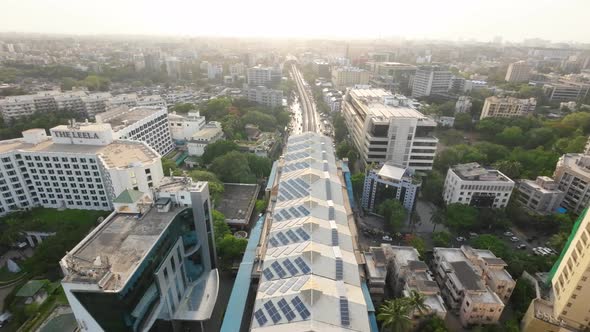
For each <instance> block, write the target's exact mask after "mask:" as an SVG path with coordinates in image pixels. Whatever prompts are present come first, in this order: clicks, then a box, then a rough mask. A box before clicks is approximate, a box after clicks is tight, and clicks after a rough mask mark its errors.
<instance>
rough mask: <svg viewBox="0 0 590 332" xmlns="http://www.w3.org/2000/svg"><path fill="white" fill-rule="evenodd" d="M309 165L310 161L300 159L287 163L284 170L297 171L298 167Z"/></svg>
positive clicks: (307, 166)
mask: <svg viewBox="0 0 590 332" xmlns="http://www.w3.org/2000/svg"><path fill="white" fill-rule="evenodd" d="M309 166H310V164H309V163H308V162H305V161H298V162H295V163H291V164H289V165H285V166H284V167H283V172H292V171H296V170H298V169H304V168H309Z"/></svg>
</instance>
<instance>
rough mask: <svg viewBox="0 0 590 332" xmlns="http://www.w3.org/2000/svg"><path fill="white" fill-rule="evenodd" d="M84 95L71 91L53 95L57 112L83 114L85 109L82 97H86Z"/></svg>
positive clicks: (80, 92)
mask: <svg viewBox="0 0 590 332" xmlns="http://www.w3.org/2000/svg"><path fill="white" fill-rule="evenodd" d="M86 95H87V94H86V92H84V91H71V92H67V93H60V94H58V95H55V97H54V98H55V103H56V105H57V110H58V111H62V112H63V111H68V112H74V113H79V114H84V113H85V112H86V109H85V107H84V102H83V101H82V97H86Z"/></svg>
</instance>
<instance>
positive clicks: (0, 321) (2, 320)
mask: <svg viewBox="0 0 590 332" xmlns="http://www.w3.org/2000/svg"><path fill="white" fill-rule="evenodd" d="M11 319H12V314H11V313H10V312H8V311H5V312H3V313H2V315H0V327H2V326H4V325H6V324H8V322H10V320H11Z"/></svg>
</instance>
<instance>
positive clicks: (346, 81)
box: [332, 67, 371, 90]
mask: <svg viewBox="0 0 590 332" xmlns="http://www.w3.org/2000/svg"><path fill="white" fill-rule="evenodd" d="M370 78H371V73H370V72H369V71H367V70H364V69H361V68H358V67H335V68H333V69H332V85H333V86H334V88H335V89H338V90H343V89H345V88H347V87H353V86H355V85H367V84H369V79H370Z"/></svg>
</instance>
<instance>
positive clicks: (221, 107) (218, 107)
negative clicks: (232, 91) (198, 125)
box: [203, 97, 231, 121]
mask: <svg viewBox="0 0 590 332" xmlns="http://www.w3.org/2000/svg"><path fill="white" fill-rule="evenodd" d="M230 106H231V101H230V99H229V98H225V97H223V98H215V99H211V100H209V101H208V102H207V105H206V106H205V109H204V110H203V115H204V116H205V117H207V120H208V121H217V120H219V119H221V118H222V117H223V116H224V115H226V114H227V109H228V108H229V107H230Z"/></svg>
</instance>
